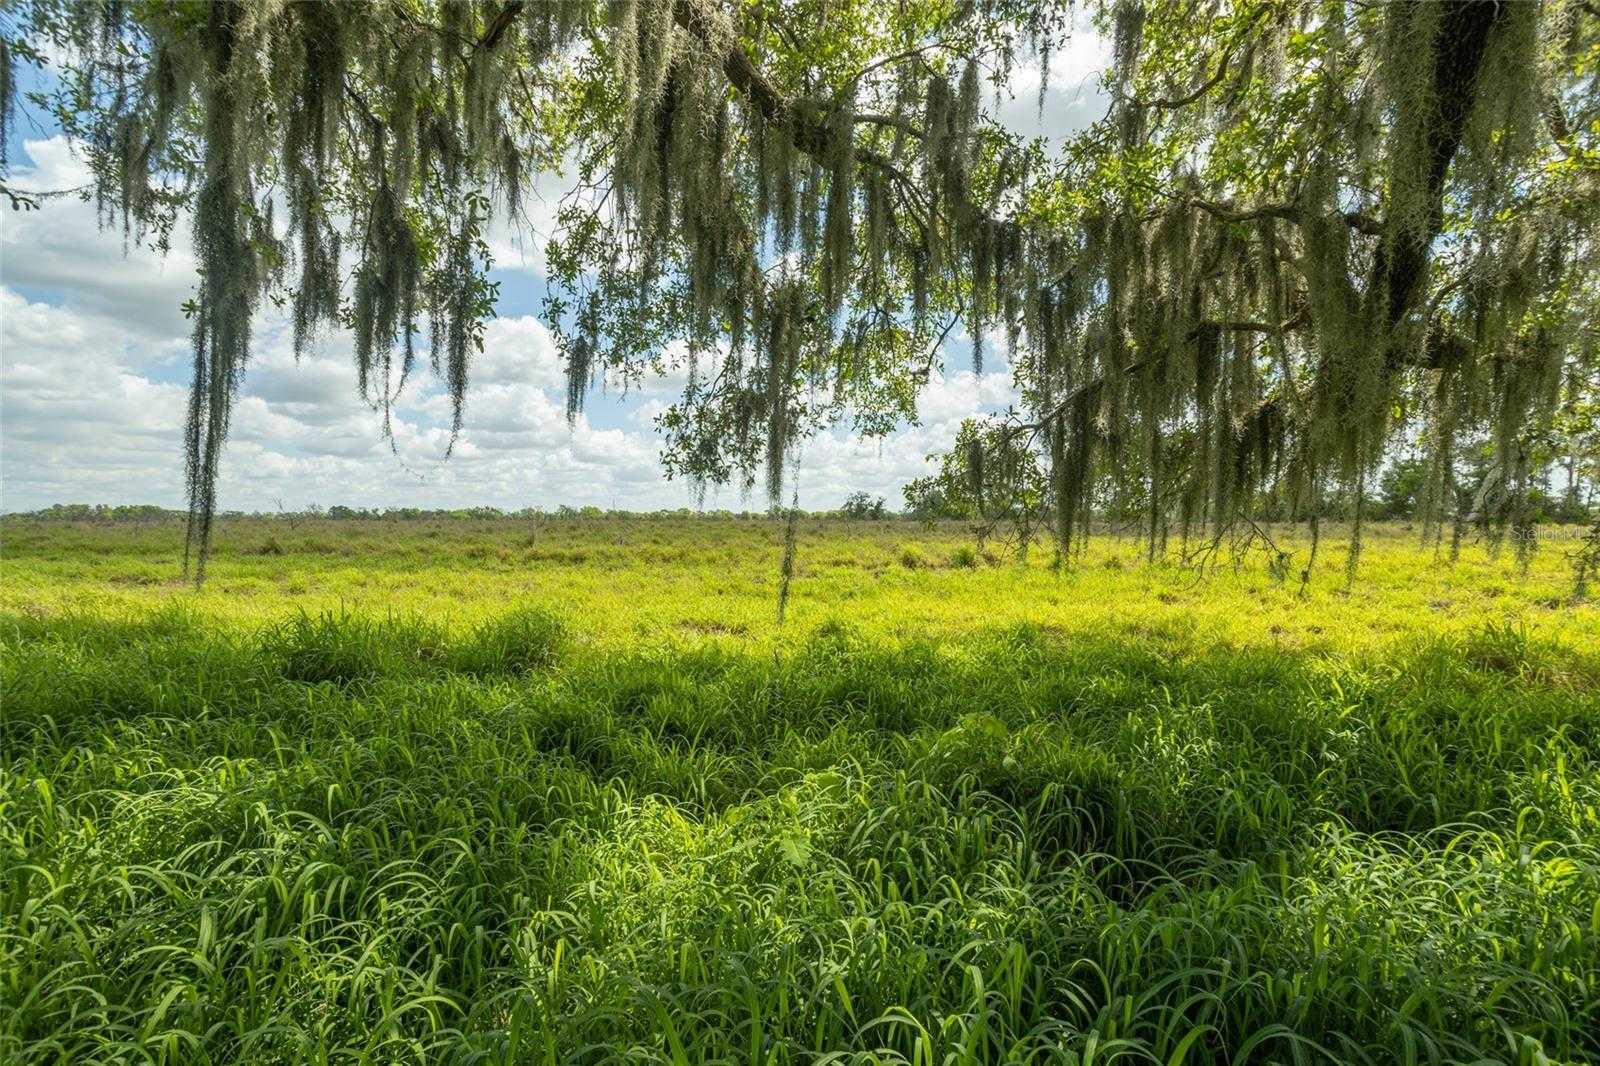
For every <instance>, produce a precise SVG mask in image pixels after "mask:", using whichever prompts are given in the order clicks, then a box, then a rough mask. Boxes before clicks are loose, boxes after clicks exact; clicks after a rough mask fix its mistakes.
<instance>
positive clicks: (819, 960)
mask: <svg viewBox="0 0 1600 1066" xmlns="http://www.w3.org/2000/svg"><path fill="white" fill-rule="evenodd" d="M3 533H4V556H3V562H0V655H3V660H0V686H3V687H0V700H3V716H0V754H3V758H0V775H3V776H0V1059H3V1060H4V1061H6V1062H7V1063H11V1062H16V1063H44V1062H74V1063H77V1062H97V1061H116V1062H168V1063H223V1062H250V1063H269V1062H283V1063H299V1062H373V1063H393V1062H486V1063H523V1062H526V1063H543V1062H567V1061H574V1062H602V1061H629V1062H638V1061H658V1062H671V1063H702V1062H730V1063H731V1062H738V1063H746V1062H760V1063H767V1062H772V1063H789V1062H812V1061H820V1060H824V1059H825V1060H826V1061H861V1062H909V1063H946V1062H949V1063H968V1062H970V1063H978V1062H985V1063H998V1062H1063V1063H1065V1062H1073V1063H1091V1062H1092V1063H1100V1062H1109V1061H1123V1062H1157V1063H1184V1062H1187V1063H1203V1062H1319V1061H1341V1062H1372V1063H1391V1062H1507V1063H1528V1064H1532V1063H1536V1062H1546V1061H1548V1062H1587V1061H1593V1060H1595V1059H1596V1058H1600V611H1597V609H1596V607H1595V606H1593V605H1574V604H1572V603H1571V602H1570V597H1571V590H1572V579H1571V571H1570V568H1569V566H1568V564H1567V562H1566V559H1565V557H1564V551H1565V550H1566V548H1567V547H1569V546H1570V545H1569V544H1567V543H1564V542H1563V541H1561V540H1558V539H1557V540H1551V541H1550V542H1549V543H1547V544H1543V545H1541V548H1540V550H1539V551H1538V552H1537V553H1536V554H1535V555H1534V557H1533V560H1532V563H1531V566H1530V568H1529V571H1528V573H1527V574H1526V576H1521V575H1519V574H1518V573H1517V570H1516V567H1515V565H1514V563H1513V561H1512V559H1511V558H1510V553H1509V550H1508V551H1507V553H1506V554H1505V555H1504V556H1502V557H1501V558H1499V559H1491V558H1490V557H1489V556H1488V554H1487V553H1486V551H1485V549H1484V546H1483V545H1481V544H1477V543H1471V542H1469V543H1468V544H1467V545H1466V546H1465V547H1464V549H1463V551H1462V555H1461V558H1460V560H1459V561H1458V562H1456V563H1455V564H1453V565H1451V564H1449V563H1448V561H1447V560H1441V559H1438V558H1436V557H1435V554H1434V552H1433V550H1432V548H1431V547H1429V548H1427V549H1424V548H1421V547H1419V546H1418V543H1417V538H1416V534H1415V533H1414V532H1411V531H1407V530H1403V529H1400V528H1382V527H1380V528H1378V529H1377V530H1375V531H1374V532H1373V533H1372V534H1371V535H1370V538H1369V541H1368V545H1367V548H1366V552H1365V555H1364V557H1363V564H1362V571H1361V576H1360V578H1359V579H1358V581H1357V582H1356V584H1355V586H1354V587H1353V589H1350V590H1349V591H1346V590H1345V583H1344V574H1343V569H1342V562H1343V557H1344V552H1345V546H1344V544H1343V543H1342V542H1341V541H1340V540H1339V539H1338V538H1337V537H1336V536H1334V535H1333V534H1331V533H1329V534H1327V535H1325V537H1324V541H1323V544H1322V545H1321V548H1320V552H1319V557H1318V563H1317V567H1316V569H1315V570H1314V572H1313V573H1312V575H1311V579H1310V582H1309V584H1308V585H1307V587H1306V588H1305V589H1304V591H1303V593H1302V590H1301V589H1300V582H1299V574H1298V568H1299V567H1300V566H1302V565H1303V564H1304V561H1305V559H1306V555H1307V551H1308V544H1307V541H1306V537H1305V533H1304V530H1303V529H1301V530H1299V531H1288V530H1284V531H1275V535H1279V534H1281V535H1282V537H1283V538H1284V539H1283V541H1282V543H1283V544H1284V545H1285V546H1286V547H1288V548H1290V549H1292V550H1293V551H1294V552H1295V553H1296V554H1295V555H1294V557H1293V562H1292V564H1291V566H1290V570H1289V573H1288V575H1287V578H1286V579H1285V580H1282V581H1280V580H1278V579H1276V578H1275V577H1274V575H1272V574H1270V573H1269V572H1268V570H1267V568H1266V566H1265V565H1264V562H1263V560H1262V558H1261V557H1260V556H1250V557H1247V558H1245V559H1243V560H1242V561H1240V562H1239V564H1238V566H1237V567H1235V566H1234V564H1233V563H1232V561H1231V560H1229V559H1228V558H1227V556H1226V553H1223V554H1222V555H1220V556H1219V557H1218V560H1217V561H1218V564H1219V565H1218V566H1217V568H1216V569H1215V570H1214V572H1212V573H1211V574H1209V575H1207V576H1205V577H1203V578H1202V577H1200V576H1198V575H1197V574H1196V573H1194V572H1193V571H1192V570H1188V569H1184V568H1181V567H1178V566H1174V565H1167V566H1157V567H1151V566H1149V565H1147V564H1146V563H1145V562H1144V561H1143V559H1142V557H1141V555H1140V547H1139V545H1138V543H1137V542H1136V541H1134V540H1127V541H1121V540H1118V539H1117V538H1115V537H1112V536H1108V535H1107V536H1100V537H1098V538H1096V539H1095V541H1094V542H1093V543H1092V544H1091V546H1090V548H1089V549H1088V551H1087V552H1086V553H1085V555H1084V557H1083V558H1082V559H1081V560H1079V561H1077V562H1076V563H1075V564H1074V565H1073V567H1072V568H1070V569H1069V570H1068V571H1066V572H1064V573H1059V574H1058V573H1056V572H1054V571H1053V570H1052V569H1051V567H1050V565H1049V564H1050V552H1049V549H1048V548H1046V547H1037V546H1036V547H1035V548H1034V550H1033V552H1032V553H1031V557H1030V558H1029V559H1028V561H1027V562H1026V563H1021V562H1019V561H1018V560H1017V559H1016V558H1015V557H1014V556H1013V555H1010V554H1002V553H999V552H998V551H997V552H995V553H994V559H993V560H992V561H991V560H990V559H989V558H986V557H985V554H984V553H983V552H982V551H980V550H978V549H977V548H976V546H975V545H974V544H973V541H972V538H971V535H970V534H969V533H968V532H967V531H965V530H963V529H961V528H960V527H957V526H949V527H939V528H937V529H933V528H928V527H924V526H920V525H916V524H914V523H910V522H903V521H897V522H884V523H859V524H851V523H844V522H833V521H821V520H814V519H806V520H803V521H802V524H801V528H800V532H799V551H798V558H797V565H796V575H795V579H794V585H793V588H792V591H791V598H790V601H789V606H788V612H787V619H786V622H785V624H784V625H783V627H782V628H779V627H778V626H777V625H776V624H775V620H774V607H775V601H776V595H777V575H778V569H779V559H780V556H781V553H782V545H783V526H782V524H781V522H778V521H775V520H766V519H760V520H743V521H742V520H737V519H711V518H646V517H637V518H630V519H594V520H580V519H563V520H554V519H544V520H538V521H532V520H526V521H524V520H497V521H469V520H448V521H445V520H441V521H434V522H410V523H387V522H335V521H323V520H304V521H293V522H291V521H289V520H278V519H229V520H225V521H224V522H223V524H222V526H221V530H220V533H219V535H218V539H217V551H216V554H215V556H214V558H213V560H212V569H211V577H210V581H209V583H208V585H207V587H206V588H205V590H204V591H203V592H198V593H197V592H194V591H192V590H191V589H189V588H187V587H186V586H184V585H182V583H181V582H179V581H178V580H177V578H178V563H179V557H180V555H181V537H182V530H181V527H177V526H170V525H157V526H151V527H143V528H141V527H131V526H118V525H108V526H89V525H81V526H80V525H66V524H61V523H39V522H28V521H21V520H11V519H8V520H7V521H6V523H5V525H4V530H3ZM830 1056H831V1057H830Z"/></svg>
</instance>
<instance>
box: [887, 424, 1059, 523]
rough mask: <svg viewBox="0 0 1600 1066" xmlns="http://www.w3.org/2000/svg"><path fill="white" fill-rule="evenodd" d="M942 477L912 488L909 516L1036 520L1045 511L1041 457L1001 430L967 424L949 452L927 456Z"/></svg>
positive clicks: (916, 482)
mask: <svg viewBox="0 0 1600 1066" xmlns="http://www.w3.org/2000/svg"><path fill="white" fill-rule="evenodd" d="M928 461H929V462H935V461H936V462H938V464H939V472H938V473H937V474H933V475H930V476H928V477H921V478H916V479H914V480H912V481H910V482H908V483H907V485H906V487H905V489H904V492H905V499H906V511H907V512H908V513H909V514H911V515H913V516H914V517H917V518H922V519H926V520H930V521H933V520H938V519H944V518H967V519H987V520H994V519H997V518H1002V517H1017V518H1022V517H1032V518H1034V519H1035V520H1038V519H1039V518H1040V517H1041V516H1042V512H1043V510H1044V508H1045V506H1046V495H1047V484H1048V481H1047V478H1046V475H1045V473H1044V471H1043V470H1042V469H1040V465H1039V457H1038V456H1037V455H1036V454H1035V453H1034V452H1033V451H1032V450H1031V449H1028V448H1025V447H1022V446H1020V443H1019V442H1018V441H1017V440H1016V437H1015V435H1014V434H1011V433H1009V432H1008V431H1007V430H1005V429H1004V428H1001V427H995V426H985V425H984V424H982V423H980V422H979V421H977V420H976V419H971V418H968V419H964V420H963V421H962V423H961V426H960V428H959V429H957V431H956V439H955V441H954V443H953V446H952V447H951V448H950V450H949V451H948V452H945V453H943V454H942V455H930V456H928Z"/></svg>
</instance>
